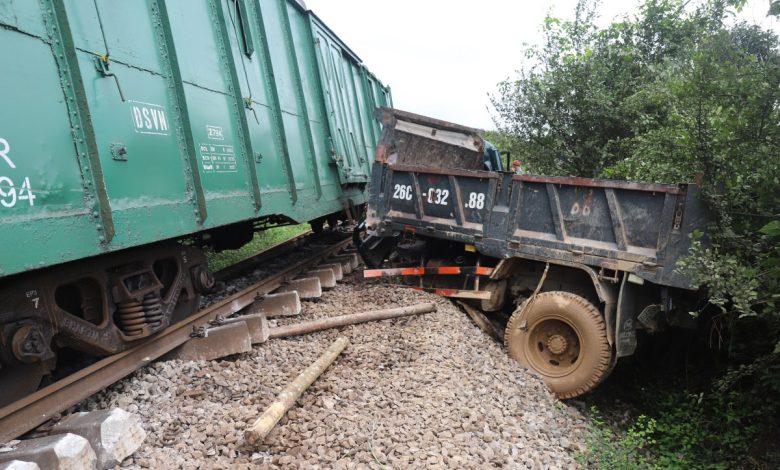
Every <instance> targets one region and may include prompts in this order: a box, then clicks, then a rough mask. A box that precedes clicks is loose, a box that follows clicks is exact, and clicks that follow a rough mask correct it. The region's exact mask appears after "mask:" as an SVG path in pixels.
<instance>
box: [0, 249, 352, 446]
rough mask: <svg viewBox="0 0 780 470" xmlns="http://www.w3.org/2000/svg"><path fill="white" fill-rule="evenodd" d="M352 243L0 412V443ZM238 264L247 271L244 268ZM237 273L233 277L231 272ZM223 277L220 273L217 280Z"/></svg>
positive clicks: (267, 255) (267, 253)
mask: <svg viewBox="0 0 780 470" xmlns="http://www.w3.org/2000/svg"><path fill="white" fill-rule="evenodd" d="M303 238H304V236H303V235H302V236H298V237H295V238H293V239H291V240H288V241H287V242H282V243H280V244H277V245H274V246H272V247H270V248H269V249H267V250H264V251H263V252H261V253H260V254H258V255H256V256H255V257H253V258H250V260H254V261H258V260H268V259H271V258H273V257H275V256H280V255H283V254H285V253H287V252H289V251H290V250H289V246H299V245H300V242H301V240H302V239H303ZM350 243H351V240H350V239H344V240H341V241H338V242H336V243H334V244H332V245H329V246H327V247H324V248H323V249H321V250H318V251H317V252H316V254H314V255H313V256H310V257H307V258H306V259H304V260H300V261H297V262H295V263H293V264H292V265H290V266H288V267H286V268H284V269H282V270H281V271H279V272H276V273H274V274H271V275H269V276H268V277H266V278H264V279H262V280H260V281H258V282H257V283H255V284H253V285H251V286H249V287H246V288H245V289H243V290H241V291H239V292H237V293H235V294H233V295H231V296H229V297H227V298H225V299H223V300H220V301H217V302H215V303H213V304H211V305H209V306H208V307H206V308H204V309H202V310H200V311H198V312H197V313H195V314H193V315H191V316H189V317H188V318H186V319H184V320H182V321H180V322H178V323H176V324H174V325H171V326H170V327H169V328H168V329H166V330H165V331H163V332H161V333H159V334H158V335H156V336H154V337H152V338H150V339H149V340H148V341H145V342H144V343H143V344H140V345H138V346H136V347H134V348H132V349H128V350H126V351H123V352H121V353H118V354H115V355H112V356H109V357H106V358H104V359H101V360H100V361H98V362H95V363H93V364H91V365H89V366H87V367H85V368H84V369H81V370H79V371H77V372H75V373H73V374H71V375H69V376H67V377H65V378H62V379H61V380H58V381H57V382H55V383H53V384H51V385H48V386H46V387H44V388H42V389H40V390H38V391H36V392H35V393H33V394H31V395H28V396H26V397H24V398H22V399H20V400H17V401H15V402H13V403H11V404H9V405H7V406H5V407H3V408H0V442H6V441H9V440H11V439H14V438H16V437H18V436H21V435H22V434H24V433H26V432H28V431H30V430H32V429H34V428H36V427H37V426H39V425H41V424H43V423H45V422H46V421H48V420H49V419H51V418H52V417H54V416H55V415H56V414H57V413H61V412H63V411H65V410H67V409H68V408H69V407H71V406H73V405H75V404H77V403H79V402H80V401H82V400H84V399H86V398H88V397H89V396H91V395H92V394H94V393H96V392H98V391H100V390H102V389H104V388H106V387H108V386H109V385H111V384H113V383H115V382H117V381H118V380H120V379H122V378H123V377H125V376H127V375H130V374H131V373H133V372H135V371H136V370H138V369H140V368H142V367H144V366H145V365H147V364H149V363H150V362H152V361H154V360H156V359H158V358H160V357H162V356H163V355H164V354H166V353H168V352H169V351H172V350H173V349H175V348H176V347H178V346H180V345H182V344H184V343H185V342H187V341H188V340H189V339H190V337H191V333H192V332H193V330H194V329H196V328H199V327H203V326H205V325H207V324H208V323H209V322H210V321H212V320H214V319H216V318H217V317H225V316H228V315H232V314H234V313H237V312H239V311H241V310H242V309H244V308H246V307H248V306H249V305H250V304H252V303H253V302H254V301H255V299H256V298H257V296H262V295H266V294H268V293H271V292H273V291H274V290H275V289H277V288H279V287H281V286H282V285H284V284H285V282H287V281H289V280H291V279H292V278H294V277H295V276H296V275H298V274H300V273H302V272H305V271H306V270H307V269H309V268H311V267H313V266H315V265H316V264H317V263H319V262H321V261H323V260H324V259H326V258H327V257H329V256H330V255H332V254H335V253H338V252H339V251H341V250H342V249H344V248H345V247H347V246H348V245H349V244H350ZM238 264H240V265H242V266H243V267H244V268H246V266H247V264H246V263H245V262H239V263H238ZM234 272H237V271H234ZM226 275H227V273H222V277H224V276H226Z"/></svg>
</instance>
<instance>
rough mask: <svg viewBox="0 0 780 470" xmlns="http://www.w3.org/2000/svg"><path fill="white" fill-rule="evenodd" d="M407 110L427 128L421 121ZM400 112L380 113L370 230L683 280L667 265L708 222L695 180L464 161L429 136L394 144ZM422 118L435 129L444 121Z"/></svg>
mask: <svg viewBox="0 0 780 470" xmlns="http://www.w3.org/2000/svg"><path fill="white" fill-rule="evenodd" d="M413 116H414V119H415V122H416V123H417V124H418V125H421V126H424V125H426V123H425V122H424V119H425V118H423V117H421V116H417V115H413ZM405 118H406V113H399V112H397V111H394V110H383V112H382V119H383V122H384V129H383V133H382V137H381V140H380V143H379V146H378V147H377V157H376V160H377V161H376V163H375V165H374V167H373V171H372V180H371V189H370V196H369V213H368V219H367V225H368V226H369V227H372V228H373V229H374V231H375V232H376V234H377V235H379V236H390V235H392V234H393V232H396V233H398V232H414V233H417V234H420V235H425V236H430V237H435V238H442V239H448V240H453V241H459V242H463V243H469V244H474V245H475V246H476V249H477V250H478V251H479V252H481V253H483V254H485V255H488V256H492V257H496V258H510V257H521V258H528V259H534V260H539V261H549V262H552V263H559V264H567V263H572V262H574V263H581V264H585V265H589V266H592V267H594V268H595V269H596V270H597V271H599V272H601V273H602V275H604V276H611V275H616V272H617V271H623V272H629V273H633V274H635V275H636V276H639V277H640V278H642V279H645V280H648V281H651V282H653V283H656V284H660V285H664V286H671V287H681V288H688V287H689V280H688V279H687V278H686V277H684V276H682V275H680V274H679V273H676V272H675V264H676V262H677V260H678V259H680V258H681V257H683V256H685V255H686V254H687V253H688V249H689V247H690V243H691V237H690V234H691V232H692V231H693V230H694V229H696V228H698V229H700V230H702V229H703V228H704V226H705V223H706V213H705V210H704V208H703V205H702V204H701V202H700V201H699V198H698V192H699V191H698V187H697V186H695V185H693V184H679V185H669V184H650V183H633V182H625V181H605V180H595V179H587V178H573V177H550V176H535V175H516V174H512V173H505V172H492V171H482V170H479V169H475V168H474V165H470V168H463V167H462V165H461V159H460V158H458V157H456V158H453V159H452V160H450V161H447V160H446V158H445V157H443V156H444V155H446V150H447V149H446V147H443V146H444V145H446V144H443V143H440V142H439V141H438V140H436V139H428V138H423V137H422V136H420V135H418V136H417V137H418V139H417V142H419V144H418V145H409V143H404V144H403V145H399V142H398V138H399V136H403V133H399V132H397V130H398V129H399V128H400V129H403V128H405V127H406V124H405V123H404V119H405ZM445 124H446V123H445ZM427 125H428V126H427V127H429V128H437V126H438V127H441V126H442V121H437V120H430V122H428V123H427ZM451 129H454V128H451ZM462 137H463V138H466V137H468V138H469V139H472V140H474V136H473V135H466V134H465V133H464V134H463V136H462ZM477 139H479V141H481V138H479V137H477ZM474 145H475V146H479V145H481V143H480V142H475V143H474ZM398 149H403V152H404V155H403V158H402V159H399V155H398V153H397V150H398ZM432 149H436V150H432ZM431 154H435V155H437V157H436V159H435V161H436V165H431V164H430V161H431V159H430V158H429V155H431Z"/></svg>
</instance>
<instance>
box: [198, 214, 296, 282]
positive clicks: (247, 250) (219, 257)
mask: <svg viewBox="0 0 780 470" xmlns="http://www.w3.org/2000/svg"><path fill="white" fill-rule="evenodd" d="M309 228H310V227H309V224H299V225H287V226H284V227H276V228H271V229H268V230H266V231H264V232H258V233H256V234H255V236H254V238H253V239H252V241H251V242H249V243H247V244H246V245H244V246H242V247H241V248H239V249H237V250H225V251H222V252H220V253H214V252H208V253H206V258H208V260H209V269H210V270H211V271H212V272H217V271H219V270H220V269H222V268H225V267H227V266H230V265H231V264H234V263H238V262H239V261H242V260H245V259H247V258H251V257H252V256H254V255H256V254H257V253H259V252H261V251H263V250H265V249H266V248H268V247H270V246H272V245H276V244H277V243H280V242H283V241H285V240H289V239H290V238H293V237H295V236H296V235H300V234H301V233H303V232H305V231H307V230H309Z"/></svg>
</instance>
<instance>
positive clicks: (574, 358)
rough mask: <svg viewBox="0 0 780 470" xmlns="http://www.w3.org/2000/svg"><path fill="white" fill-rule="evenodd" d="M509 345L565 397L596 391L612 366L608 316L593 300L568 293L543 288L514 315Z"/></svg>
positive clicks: (517, 357) (513, 353)
mask: <svg viewBox="0 0 780 470" xmlns="http://www.w3.org/2000/svg"><path fill="white" fill-rule="evenodd" d="M529 301H531V302H532V303H531V304H530V305H529V304H528V303H529ZM504 344H505V345H506V346H507V348H508V351H509V356H510V357H512V358H513V359H515V360H516V361H518V362H519V363H520V364H522V365H524V366H525V367H527V368H529V369H530V370H532V371H533V372H535V373H537V374H538V375H540V376H541V377H542V379H544V381H545V383H547V386H548V387H550V390H552V391H553V393H555V395H556V396H557V397H558V398H561V399H566V398H573V397H576V396H578V395H582V394H583V393H585V392H587V391H589V390H591V389H592V388H594V387H595V386H596V385H598V384H599V383H600V382H601V380H602V379H604V378H605V377H606V376H607V374H608V373H609V370H610V367H609V366H610V361H611V358H612V348H611V347H610V345H609V342H608V341H607V330H606V324H605V323H604V319H603V318H602V316H601V314H600V313H599V311H598V309H597V308H596V307H595V306H594V305H593V304H592V303H590V302H588V301H587V300H585V299H583V298H582V297H580V296H577V295H574V294H571V293H569V292H543V293H541V294H538V295H537V296H536V297H535V298H534V299H533V300H526V301H525V302H523V304H522V305H520V307H519V308H518V309H517V310H515V313H514V314H512V317H511V318H510V319H509V323H508V324H507V327H506V332H505V333H504Z"/></svg>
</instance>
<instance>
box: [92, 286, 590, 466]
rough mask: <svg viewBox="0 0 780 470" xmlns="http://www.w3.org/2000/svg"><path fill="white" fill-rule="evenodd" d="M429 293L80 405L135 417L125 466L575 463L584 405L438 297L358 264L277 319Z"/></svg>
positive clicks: (148, 372) (186, 366)
mask: <svg viewBox="0 0 780 470" xmlns="http://www.w3.org/2000/svg"><path fill="white" fill-rule="evenodd" d="M430 301H433V302H435V303H436V304H437V307H438V311H437V312H435V313H430V314H424V315H419V316H414V317H407V318H401V319H396V320H386V321H382V322H375V323H366V324H361V325H354V326H348V327H344V328H341V329H338V330H328V331H323V332H319V333H313V334H309V335H305V336H300V337H294V338H286V339H274V340H271V341H269V342H267V343H264V344H260V345H256V346H254V349H253V351H252V352H249V353H245V354H240V355H237V356H233V357H230V358H228V359H223V360H216V361H211V362H181V361H165V362H157V363H154V364H152V365H150V366H148V367H146V368H145V369H142V370H141V371H139V372H137V373H135V374H134V375H133V376H131V377H129V378H127V379H125V380H123V381H121V382H119V383H117V384H115V385H114V386H112V387H110V388H109V389H107V390H106V391H104V392H102V393H100V394H98V395H97V396H95V397H93V398H92V399H90V400H88V402H87V403H86V404H85V406H83V408H87V409H107V408H111V407H117V406H119V407H122V408H124V409H125V410H127V411H129V412H132V413H137V414H138V415H139V416H140V417H141V419H142V421H143V423H144V427H145V429H146V431H147V436H148V437H147V439H146V442H145V443H144V445H143V446H142V447H141V449H140V450H139V451H138V452H136V453H135V454H134V455H133V456H132V457H130V458H128V459H126V460H125V461H124V462H123V463H122V466H123V467H129V468H155V469H157V468H166V469H173V468H193V469H194V468H323V469H324V468H397V469H402V468H533V469H542V468H550V469H554V468H559V469H565V468H577V465H576V464H575V463H574V458H573V457H574V454H575V452H576V451H578V450H582V449H583V442H584V439H585V432H586V428H585V426H586V418H585V417H584V416H583V414H582V413H581V412H580V411H579V410H578V409H577V408H575V407H573V406H570V405H567V404H565V403H562V402H560V401H558V400H556V399H555V398H554V397H553V396H552V394H551V393H550V392H549V391H548V390H547V388H546V387H545V385H544V384H543V382H542V381H541V380H540V379H538V378H536V377H534V376H532V375H530V374H529V373H528V372H526V371H525V370H524V369H523V368H522V367H521V366H520V365H519V364H517V363H515V362H514V361H512V360H511V359H510V358H509V357H508V356H507V355H506V352H505V350H504V348H503V346H502V345H500V344H498V343H497V342H496V341H494V340H493V339H491V338H489V337H488V336H487V335H485V334H484V333H482V332H481V331H480V330H479V329H478V328H477V327H476V326H474V325H473V324H472V323H471V321H470V320H469V318H468V317H467V316H466V315H465V314H464V313H463V312H461V311H460V310H459V309H458V308H457V307H456V306H454V305H453V304H452V303H450V302H449V301H448V300H445V299H442V298H439V297H436V296H434V295H431V294H426V293H422V292H417V291H413V290H408V289H401V288H397V287H391V286H387V285H383V284H381V283H377V282H376V281H372V282H367V281H364V280H362V279H360V274H359V273H357V274H352V275H349V276H346V277H345V279H344V282H342V283H340V284H339V285H338V286H337V287H336V288H334V289H332V290H330V291H327V292H325V293H324V295H323V297H322V299H320V300H319V301H317V302H309V301H306V302H303V313H302V314H301V315H300V316H298V317H293V318H284V319H279V320H277V321H276V322H278V324H288V323H295V322H298V321H302V320H309V319H314V318H321V317H326V316H334V315H343V314H348V313H357V312H363V311H367V310H374V309H383V308H391V307H398V306H405V305H411V304H415V303H421V302H430ZM273 322H274V321H272V323H273ZM337 336H346V337H347V338H348V339H349V341H350V344H349V346H348V348H347V349H346V350H345V351H344V352H343V353H342V355H341V356H340V357H339V358H338V359H337V360H336V362H335V363H334V364H333V365H332V366H331V367H330V368H329V369H328V370H326V371H325V373H324V374H323V375H322V376H321V377H320V378H319V379H318V380H317V381H316V382H314V384H313V385H312V386H311V388H309V390H307V391H306V392H305V393H304V394H303V396H302V397H301V399H300V400H298V403H297V404H296V405H295V406H294V407H293V408H292V409H291V410H290V411H289V412H288V413H287V415H286V416H285V417H284V418H282V420H281V421H280V422H279V424H278V425H277V426H276V428H275V429H274V430H273V431H271V433H270V434H269V435H268V436H267V438H266V439H265V441H264V442H263V443H262V444H260V445H258V446H256V447H250V446H248V445H247V444H246V443H245V442H244V440H243V432H244V430H245V429H246V427H247V425H249V424H251V423H252V422H253V421H254V420H255V419H256V418H257V417H258V416H260V414H262V412H263V410H264V409H265V407H266V406H267V405H268V404H270V403H271V402H272V401H273V400H274V398H275V396H276V394H277V393H279V391H280V390H282V388H284V386H285V385H286V384H287V383H288V382H289V381H290V380H292V379H293V378H294V377H295V376H296V375H297V374H298V373H299V372H300V371H301V370H303V369H304V368H306V367H307V366H308V365H309V364H311V362H313V361H314V360H315V359H316V358H317V357H318V356H319V355H320V354H321V353H322V352H323V351H324V350H325V349H326V348H327V347H328V345H329V344H330V343H331V342H332V341H334V340H335V339H336V337H337Z"/></svg>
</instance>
